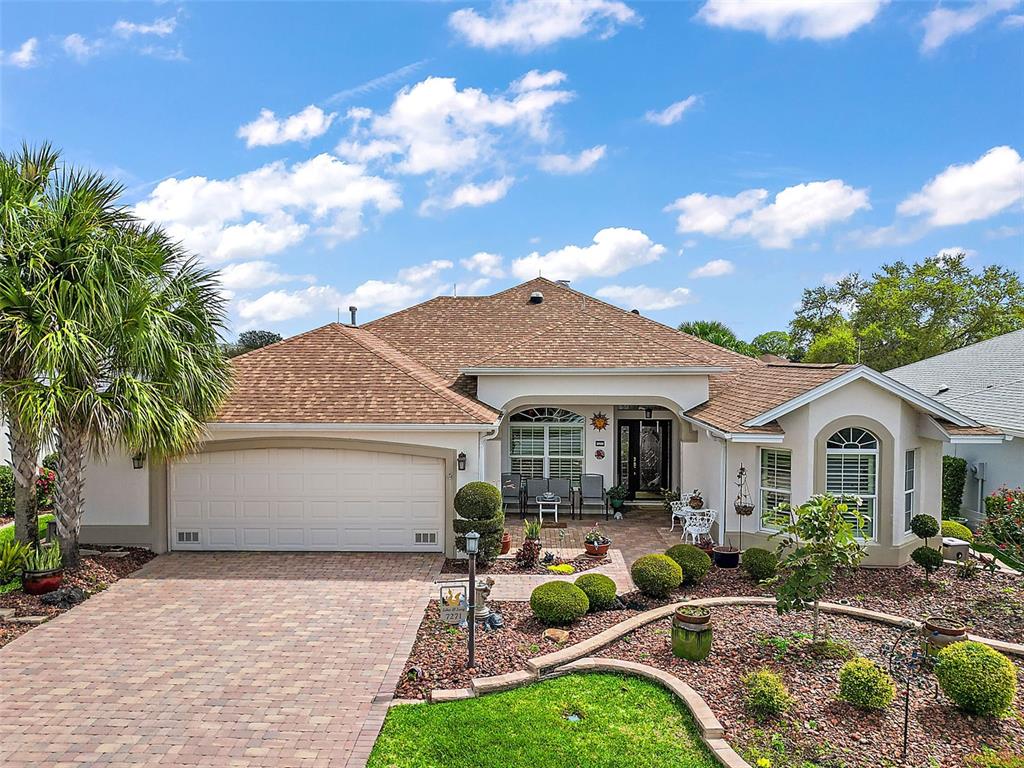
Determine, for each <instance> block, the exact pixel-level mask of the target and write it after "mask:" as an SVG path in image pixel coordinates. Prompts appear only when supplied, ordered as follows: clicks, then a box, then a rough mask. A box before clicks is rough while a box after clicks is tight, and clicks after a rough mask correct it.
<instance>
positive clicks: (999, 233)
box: [985, 224, 1024, 240]
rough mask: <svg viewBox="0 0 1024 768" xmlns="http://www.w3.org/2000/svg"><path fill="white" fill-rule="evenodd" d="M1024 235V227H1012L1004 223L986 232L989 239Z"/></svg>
mask: <svg viewBox="0 0 1024 768" xmlns="http://www.w3.org/2000/svg"><path fill="white" fill-rule="evenodd" d="M1020 235H1024V227H1011V226H1010V225H1008V224H1004V225H1003V226H1001V227H993V228H992V229H990V230H987V231H986V232H985V237H987V238H988V239H989V240H1002V239H1004V238H1007V237H1019V236H1020Z"/></svg>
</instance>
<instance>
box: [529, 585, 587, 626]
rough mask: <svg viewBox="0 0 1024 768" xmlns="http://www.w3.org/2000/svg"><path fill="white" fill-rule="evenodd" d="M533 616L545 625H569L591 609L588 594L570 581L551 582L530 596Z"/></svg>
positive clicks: (541, 586) (538, 588)
mask: <svg viewBox="0 0 1024 768" xmlns="http://www.w3.org/2000/svg"><path fill="white" fill-rule="evenodd" d="M530 608H532V609H533V614H534V616H536V617H537V618H538V619H540V620H541V621H543V622H544V623H545V624H569V623H571V622H573V621H577V620H578V619H581V618H583V616H584V615H585V614H586V612H587V611H588V610H589V609H590V600H588V599H587V593H586V592H584V591H583V590H582V589H580V588H579V587H577V586H576V585H575V584H572V583H570V582H568V581H549V582H547V583H546V584H541V585H540V586H539V587H537V588H536V589H535V590H533V592H532V593H531V594H530Z"/></svg>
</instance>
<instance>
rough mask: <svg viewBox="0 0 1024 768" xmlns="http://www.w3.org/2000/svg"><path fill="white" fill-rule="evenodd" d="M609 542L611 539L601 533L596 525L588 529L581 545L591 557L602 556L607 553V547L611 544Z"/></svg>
mask: <svg viewBox="0 0 1024 768" xmlns="http://www.w3.org/2000/svg"><path fill="white" fill-rule="evenodd" d="M611 543H612V540H611V539H609V538H608V537H607V536H605V535H604V534H603V533H601V531H600V529H599V528H598V527H597V526H596V525H595V526H594V527H593V528H591V529H590V532H589V533H587V535H586V538H584V539H583V546H584V547H585V548H586V550H587V554H588V555H590V556H591V557H603V556H604V555H606V554H608V547H610V546H611Z"/></svg>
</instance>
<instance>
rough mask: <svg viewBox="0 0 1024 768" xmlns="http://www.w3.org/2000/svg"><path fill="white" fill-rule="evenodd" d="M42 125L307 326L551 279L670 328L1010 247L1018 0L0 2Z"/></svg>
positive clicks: (1019, 143) (1022, 130)
mask: <svg viewBox="0 0 1024 768" xmlns="http://www.w3.org/2000/svg"><path fill="white" fill-rule="evenodd" d="M0 13H2V19H0V22H2V25H0V29H2V31H0V47H2V49H3V53H2V54H0V57H2V62H3V66H2V67H0V78H2V80H0V85H2V91H0V101H2V114H0V118H2V121H0V122H2V127H0V143H2V145H3V147H4V148H5V149H10V148H12V147H14V146H15V145H16V144H17V143H19V142H20V141H22V140H28V141H30V142H38V141H42V140H49V141H51V142H53V143H54V144H56V145H57V146H59V147H61V148H62V149H63V151H64V153H65V157H66V158H67V159H68V160H69V161H71V162H73V163H76V164H81V165H87V166H90V167H93V168H95V169H98V170H101V171H104V172H106V173H109V174H111V175H115V176H117V177H118V178H119V179H120V180H121V181H122V182H123V183H124V184H125V186H126V188H127V193H126V194H127V198H128V201H129V202H131V203H132V204H133V205H135V206H136V208H137V211H138V212H139V214H140V215H142V216H144V217H146V218H148V219H151V220H154V221H158V222H160V223H162V224H163V225H164V226H166V227H167V228H168V229H169V230H170V231H171V232H172V233H173V234H174V235H175V236H177V237H179V238H181V239H182V240H183V242H185V243H186V244H187V245H188V246H189V247H191V248H193V249H194V250H196V252H198V253H199V254H200V255H201V257H202V258H203V259H204V260H205V261H206V262H207V263H209V264H210V265H211V266H213V267H216V268H218V269H222V270H223V275H224V279H225V290H227V291H228V292H229V295H230V296H231V316H232V326H233V330H236V331H237V330H240V329H244V328H247V327H261V328H272V329H274V330H277V331H280V332H282V333H285V334H290V333H294V332H298V331H301V330H304V329H307V328H310V327H314V326H316V325H320V324H322V323H324V322H328V321H331V320H334V319H335V318H336V312H337V308H338V307H339V306H340V307H342V308H343V312H344V308H345V307H347V306H348V305H349V304H350V303H354V304H357V305H359V307H360V317H361V319H362V320H366V319H370V318H371V317H376V316H379V315H382V314H386V313H388V312H390V311H393V310H394V309H398V308H401V307H402V306H407V305H408V304H411V303H415V302H417V301H420V300H423V299H425V298H429V297H430V296H431V295H435V294H437V293H439V292H447V293H450V292H451V291H452V289H453V284H455V283H457V284H458V290H459V292H460V293H463V294H465V293H489V292H492V291H496V290H500V289H502V288H505V287H508V286H510V285H513V284H515V283H517V282H519V281H520V280H521V279H523V278H526V277H530V276H533V275H536V274H537V273H539V272H540V273H543V274H544V275H545V276H547V277H550V278H552V279H559V278H569V279H571V280H572V282H573V285H574V286H576V287H578V288H580V289H581V290H584V291H586V292H588V293H594V294H597V295H600V296H603V297H605V298H607V299H608V300H610V301H613V302H615V303H618V304H620V305H622V306H624V307H625V308H627V309H631V308H634V307H639V308H640V309H641V310H642V311H643V312H644V314H647V315H649V316H651V317H654V318H656V319H658V320H661V321H663V322H667V323H672V324H675V323H678V322H680V321H682V320H687V319H696V318H713V319H719V320H723V321H725V322H727V323H728V324H730V325H731V326H732V327H733V328H734V329H735V330H736V331H737V332H738V333H739V334H740V335H741V336H743V337H746V338H750V337H752V336H753V335H755V334H757V333H759V332H762V331H766V330H771V329H774V328H782V327H785V325H786V323H788V321H789V319H790V317H791V315H792V311H793V307H794V305H795V303H796V302H798V301H799V298H800V294H801V290H802V289H803V288H805V287H810V286H813V285H818V284H820V283H821V282H823V281H827V280H831V279H835V277H836V276H838V275H841V274H844V273H848V272H853V271H860V272H862V273H866V272H870V271H871V270H873V269H875V268H877V267H878V266H879V265H880V264H883V263H886V262H891V261H894V260H896V259H904V260H916V259H920V258H921V257H924V256H926V255H928V254H932V253H937V252H939V251H941V250H942V249H946V248H964V249H967V250H968V252H969V254H970V256H971V263H973V264H975V265H977V266H979V267H980V266H982V265H984V264H990V263H998V264H1003V265H1007V266H1011V267H1014V268H1017V269H1020V268H1021V267H1022V266H1024V208H1022V205H1024V163H1022V160H1021V157H1020V154H1019V153H1020V152H1022V151H1024V88H1022V85H1024V4H1022V3H1020V2H1015V1H1014V0H987V1H986V2H975V3H959V4H958V3H932V2H914V3H901V2H883V1H882V0H858V1H857V2H849V3H838V2H833V1H831V0H830V1H829V2H824V1H822V2H816V1H815V0H786V1H782V2H774V1H773V0H764V1H763V2H759V3H756V4H751V3H737V2H732V0H710V1H709V2H707V3H692V4H686V3H678V4H668V3H661V4H646V3H632V2H618V1H617V0H581V1H580V2H576V3H573V4H567V3H524V2H505V3H497V4H487V3H472V4H458V3H414V4H404V3H386V4H385V3H381V4H370V3H352V4H342V3H301V2H293V3H253V4H247V3H212V2H211V3H188V4H175V3H168V2H164V3H156V4H150V3H141V2H133V3H70V4H62V3H46V2H33V3H16V2H13V3H12V2H5V3H4V5H3V6H2V9H0Z"/></svg>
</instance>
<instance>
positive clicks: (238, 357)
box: [228, 323, 335, 360]
mask: <svg viewBox="0 0 1024 768" xmlns="http://www.w3.org/2000/svg"><path fill="white" fill-rule="evenodd" d="M332 325H335V323H327V324H326V325H320V326H317V327H316V328H310V329H309V330H308V331H303V332H302V333H296V334H295V335H294V336H288V337H287V338H284V339H281V340H280V341H275V342H273V343H272V344H265V345H263V346H262V347H256V349H250V350H249V351H247V352H243V353H242V354H240V355H235V356H234V357H231V358H228V359H229V360H241V359H242V358H243V357H249V355H255V354H256V353H257V352H263V351H264V350H267V349H272V348H274V347H277V346H280V345H281V344H287V343H288V342H290V341H295V340H296V339H301V338H303V337H305V336H310V335H311V334H314V333H317V332H319V331H322V330H324V329H325V328H330V327H331V326H332Z"/></svg>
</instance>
